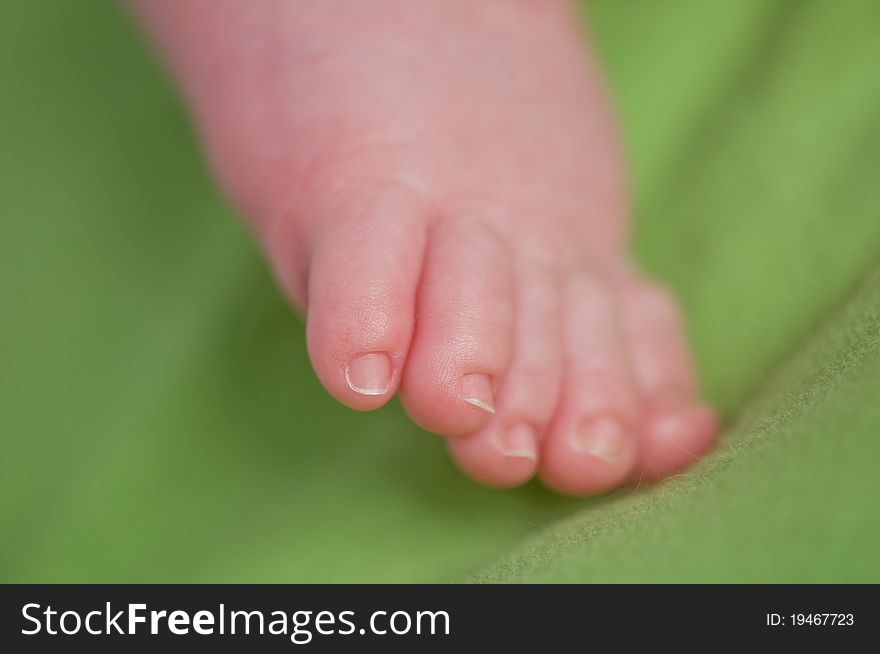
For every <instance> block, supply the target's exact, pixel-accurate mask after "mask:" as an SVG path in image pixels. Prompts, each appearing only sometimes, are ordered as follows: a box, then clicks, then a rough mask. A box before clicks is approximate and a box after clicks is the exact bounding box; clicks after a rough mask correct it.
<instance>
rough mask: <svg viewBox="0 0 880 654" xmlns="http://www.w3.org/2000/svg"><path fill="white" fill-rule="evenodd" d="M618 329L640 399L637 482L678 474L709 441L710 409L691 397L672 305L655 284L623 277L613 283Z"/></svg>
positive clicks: (689, 371)
mask: <svg viewBox="0 0 880 654" xmlns="http://www.w3.org/2000/svg"><path fill="white" fill-rule="evenodd" d="M618 289H619V302H620V307H621V315H622V320H623V327H624V333H625V334H626V340H627V343H628V348H629V351H630V359H631V361H632V366H633V372H634V375H635V377H636V381H637V383H638V385H639V389H640V392H641V394H642V397H643V403H644V423H643V424H644V437H643V441H642V451H641V454H640V457H639V462H638V464H637V466H636V470H635V472H634V474H635V477H636V479H637V480H645V481H649V480H656V479H661V478H663V477H666V476H668V475H670V474H673V473H675V472H678V471H680V470H682V469H684V468H686V467H688V466H689V465H691V464H692V463H694V462H695V461H696V460H698V459H699V458H700V457H701V456H702V455H703V454H705V453H706V452H707V451H708V450H709V449H710V448H711V447H712V444H713V442H714V440H715V435H716V433H717V420H716V417H715V414H714V412H713V411H712V410H711V409H710V408H709V407H707V406H705V405H704V404H702V403H701V402H700V401H699V399H698V396H697V383H696V374H695V372H694V366H693V362H692V359H691V355H690V352H689V350H688V348H687V345H686V343H685V336H684V329H683V325H682V320H681V314H680V311H679V308H678V304H677V302H676V301H675V299H674V298H673V296H672V295H671V294H670V293H669V292H668V291H666V290H665V289H664V288H662V287H661V286H659V285H657V284H655V283H653V282H649V281H647V280H644V279H642V278H639V277H628V278H627V279H625V280H624V281H623V282H622V283H621V284H620V285H619V287H618Z"/></svg>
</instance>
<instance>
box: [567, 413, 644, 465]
mask: <svg viewBox="0 0 880 654" xmlns="http://www.w3.org/2000/svg"><path fill="white" fill-rule="evenodd" d="M629 444H630V438H629V435H628V434H627V431H626V429H625V428H624V426H623V424H622V423H621V422H620V421H619V420H616V419H614V418H599V419H597V420H591V421H590V422H588V423H586V424H584V425H583V426H581V428H580V430H578V432H577V433H576V434H575V445H576V446H577V448H578V449H580V450H583V451H584V452H587V453H588V454H591V455H593V456H595V457H597V458H599V459H605V460H606V461H616V460H617V459H619V458H621V457H622V456H623V455H624V454H625V453H626V451H627V448H628V447H629Z"/></svg>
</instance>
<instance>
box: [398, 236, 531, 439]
mask: <svg viewBox="0 0 880 654" xmlns="http://www.w3.org/2000/svg"><path fill="white" fill-rule="evenodd" d="M416 316H417V322H416V327H415V334H414V336H413V342H412V346H411V348H410V352H409V355H408V358H407V364H406V367H405V369H404V375H403V385H402V387H401V400H402V401H403V405H404V408H405V409H406V410H407V412H408V413H409V415H410V416H411V417H412V419H413V420H414V421H415V422H416V423H418V424H419V425H420V426H422V427H423V428H424V429H427V430H428V431H432V432H435V433H438V434H443V435H445V436H464V435H467V434H473V433H475V432H476V431H478V430H479V429H481V428H483V427H484V426H486V425H487V424H488V423H489V422H490V420H491V419H492V417H493V415H494V413H495V396H496V394H497V392H498V390H499V388H500V384H501V381H502V378H503V376H504V374H505V372H506V371H507V366H508V363H509V361H510V355H511V339H512V325H513V283H512V279H511V270H510V257H509V253H508V252H507V249H506V247H505V244H504V242H503V241H502V240H501V239H500V238H499V237H498V235H497V234H496V233H495V232H494V230H492V229H491V228H490V227H488V226H487V225H485V224H484V223H482V222H480V221H479V220H478V219H473V220H464V219H456V218H453V219H448V218H445V219H444V220H442V221H439V222H438V223H437V224H436V225H435V227H434V228H433V230H432V231H431V232H430V234H429V241H428V244H427V248H426V253H425V263H424V268H423V271H422V279H421V283H420V286H419V290H418V299H417V305H416Z"/></svg>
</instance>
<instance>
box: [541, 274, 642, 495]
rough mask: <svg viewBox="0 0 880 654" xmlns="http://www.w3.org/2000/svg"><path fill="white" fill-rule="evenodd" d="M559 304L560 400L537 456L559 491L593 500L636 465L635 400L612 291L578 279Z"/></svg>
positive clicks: (548, 479) (637, 420)
mask: <svg viewBox="0 0 880 654" xmlns="http://www.w3.org/2000/svg"><path fill="white" fill-rule="evenodd" d="M563 303H564V304H563V325H562V329H563V348H564V356H565V359H564V361H565V363H564V370H563V386H562V395H561V401H560V405H559V409H558V411H557V414H556V416H555V418H554V421H553V425H552V426H551V428H550V431H549V433H548V435H547V439H546V442H545V444H544V449H543V451H542V454H541V478H542V480H544V481H545V482H546V483H547V484H548V485H549V486H551V487H553V488H555V489H556V490H559V491H561V492H564V493H569V494H573V495H591V494H596V493H601V492H604V491H607V490H610V489H612V488H614V487H616V486H618V485H619V484H621V483H622V482H624V481H625V480H626V479H627V478H628V476H629V474H630V472H631V470H632V468H633V466H634V465H635V462H636V460H637V457H638V448H639V440H640V433H639V428H640V424H641V420H640V409H639V402H638V394H637V389H636V387H635V381H634V379H633V377H632V373H631V370H630V365H629V359H628V355H627V353H626V348H625V344H624V341H623V334H622V333H621V330H620V324H619V319H618V313H617V307H616V305H615V302H614V299H613V297H612V294H611V292H610V289H609V287H608V286H607V285H606V284H605V283H604V282H603V281H601V280H600V279H598V278H596V277H593V276H588V275H576V276H575V277H573V278H572V279H571V280H570V282H569V283H568V284H567V286H566V291H565V295H564V296H563Z"/></svg>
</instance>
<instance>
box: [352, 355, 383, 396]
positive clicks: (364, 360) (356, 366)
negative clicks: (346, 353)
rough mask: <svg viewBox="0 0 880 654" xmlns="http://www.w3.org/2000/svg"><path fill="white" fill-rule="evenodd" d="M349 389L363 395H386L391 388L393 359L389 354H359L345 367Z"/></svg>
mask: <svg viewBox="0 0 880 654" xmlns="http://www.w3.org/2000/svg"><path fill="white" fill-rule="evenodd" d="M345 381H347V382H348V387H349V388H350V389H351V390H353V391H354V392H355V393H360V394H361V395H385V393H387V392H388V387H389V386H391V359H390V357H389V356H388V355H387V354H382V353H381V352H371V353H368V354H359V355H357V356H355V357H352V359H351V360H350V361H349V362H348V365H347V366H345Z"/></svg>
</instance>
